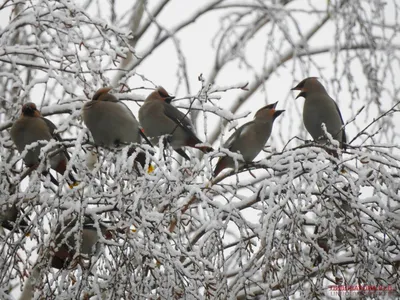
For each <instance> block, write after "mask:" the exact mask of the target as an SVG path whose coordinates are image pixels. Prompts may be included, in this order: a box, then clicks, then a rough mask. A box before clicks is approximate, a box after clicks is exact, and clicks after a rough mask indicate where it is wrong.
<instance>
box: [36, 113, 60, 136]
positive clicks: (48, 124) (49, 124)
mask: <svg viewBox="0 0 400 300" xmlns="http://www.w3.org/2000/svg"><path fill="white" fill-rule="evenodd" d="M40 118H41V119H42V120H43V121H44V122H45V123H46V125H47V127H49V131H50V134H51V136H52V137H53V138H54V139H55V140H57V141H62V138H61V136H60V134H58V133H54V132H55V131H56V130H57V127H56V125H54V123H53V122H51V121H50V120H48V119H46V118H43V117H40Z"/></svg>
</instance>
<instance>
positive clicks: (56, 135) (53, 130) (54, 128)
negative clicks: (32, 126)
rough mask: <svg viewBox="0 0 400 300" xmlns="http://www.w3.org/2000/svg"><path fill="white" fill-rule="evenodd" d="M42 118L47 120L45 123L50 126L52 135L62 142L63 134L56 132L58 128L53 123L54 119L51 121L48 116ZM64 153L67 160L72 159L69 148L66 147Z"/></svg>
mask: <svg viewBox="0 0 400 300" xmlns="http://www.w3.org/2000/svg"><path fill="white" fill-rule="evenodd" d="M41 119H42V120H43V121H45V123H46V124H47V126H48V127H49V130H50V134H51V136H52V137H53V138H54V139H55V140H56V141H57V142H62V141H63V139H62V137H61V135H60V134H59V133H55V131H56V130H57V127H56V125H54V123H53V122H52V121H50V120H49V119H46V118H43V117H41ZM63 148H64V147H63ZM63 153H64V155H65V157H66V158H67V160H68V161H69V160H70V159H71V157H70V156H69V153H68V151H67V149H65V148H64V151H63Z"/></svg>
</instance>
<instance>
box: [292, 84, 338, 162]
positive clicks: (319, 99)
mask: <svg viewBox="0 0 400 300" xmlns="http://www.w3.org/2000/svg"><path fill="white" fill-rule="evenodd" d="M292 90H299V91H300V93H299V94H298V95H297V97H296V99H297V98H299V97H304V99H305V102H304V107H303V122H304V126H305V127H306V129H307V131H308V132H309V133H310V135H311V136H312V137H313V139H314V140H316V141H318V142H322V143H323V142H326V141H327V139H326V137H325V136H324V132H323V130H322V128H321V125H322V123H324V124H325V126H326V130H327V132H329V134H331V135H332V138H333V139H335V140H337V141H338V142H339V145H340V148H343V149H344V148H345V146H346V145H345V144H346V133H345V130H344V128H343V124H344V123H343V118H342V115H341V113H340V110H339V107H338V106H337V104H336V102H335V101H334V100H333V99H332V98H331V97H329V95H328V93H327V92H326V90H325V88H324V86H323V85H322V84H321V83H320V82H319V81H318V80H317V78H316V77H309V78H306V79H304V80H303V81H301V82H300V83H299V84H298V85H297V86H295V87H294V88H292ZM335 156H337V153H336V155H335Z"/></svg>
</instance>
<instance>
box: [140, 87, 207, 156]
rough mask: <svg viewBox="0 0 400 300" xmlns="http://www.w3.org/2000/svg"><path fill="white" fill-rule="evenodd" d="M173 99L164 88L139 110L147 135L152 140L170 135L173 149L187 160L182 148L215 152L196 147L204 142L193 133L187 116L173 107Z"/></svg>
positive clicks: (148, 99) (152, 95)
mask: <svg viewBox="0 0 400 300" xmlns="http://www.w3.org/2000/svg"><path fill="white" fill-rule="evenodd" d="M172 99H174V97H172V96H170V95H169V94H168V93H167V91H166V90H165V89H164V88H162V87H158V88H157V89H156V90H155V91H153V92H152V93H151V94H150V95H149V96H148V97H147V98H146V101H145V102H144V104H143V105H142V107H141V108H140V109H139V121H140V124H141V125H142V126H143V130H144V132H145V133H146V135H147V136H149V137H150V138H159V137H160V136H163V135H168V138H169V142H170V143H171V146H172V148H174V150H175V151H176V152H178V153H179V154H180V155H181V156H183V157H184V158H185V159H187V160H189V157H188V156H187V154H186V153H185V151H183V150H182V149H181V147H184V146H188V147H193V148H196V149H199V150H201V151H203V152H205V153H206V152H210V151H213V149H212V148H211V147H208V146H196V145H197V144H202V143H203V142H202V141H200V140H199V138H198V137H197V136H196V134H195V133H194V132H193V125H192V123H191V122H190V120H189V119H188V118H187V117H186V115H185V114H184V113H182V112H181V111H179V110H178V109H177V108H175V107H174V106H172V105H171V100H172Z"/></svg>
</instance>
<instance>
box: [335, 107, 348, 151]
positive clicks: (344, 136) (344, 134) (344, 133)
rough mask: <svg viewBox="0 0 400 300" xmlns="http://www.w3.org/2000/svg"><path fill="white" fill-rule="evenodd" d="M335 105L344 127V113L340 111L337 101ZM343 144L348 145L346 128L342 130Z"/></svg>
mask: <svg viewBox="0 0 400 300" xmlns="http://www.w3.org/2000/svg"><path fill="white" fill-rule="evenodd" d="M333 103H335V107H336V110H337V112H338V114H339V117H340V120H341V121H342V125H344V122H343V117H342V113H341V112H340V110H339V106H338V105H337V103H336V101H333ZM342 143H343V144H346V143H347V138H346V131H345V130H344V128H343V129H342Z"/></svg>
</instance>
